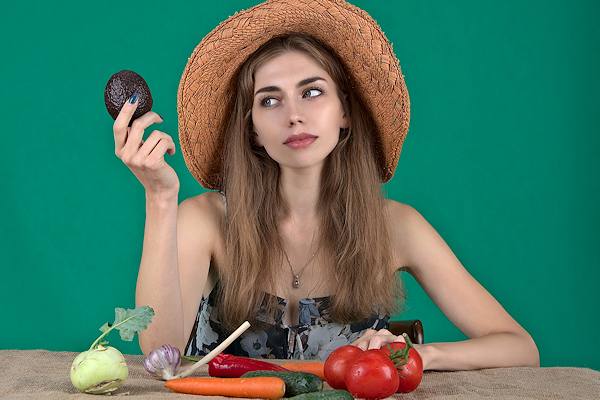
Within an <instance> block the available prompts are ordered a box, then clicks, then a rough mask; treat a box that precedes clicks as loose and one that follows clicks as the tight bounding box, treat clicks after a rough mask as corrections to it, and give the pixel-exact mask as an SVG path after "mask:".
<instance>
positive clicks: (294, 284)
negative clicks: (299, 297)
mask: <svg viewBox="0 0 600 400" xmlns="http://www.w3.org/2000/svg"><path fill="white" fill-rule="evenodd" d="M292 287H293V288H294V289H298V288H299V287H300V277H299V276H298V275H294V280H293V281H292Z"/></svg>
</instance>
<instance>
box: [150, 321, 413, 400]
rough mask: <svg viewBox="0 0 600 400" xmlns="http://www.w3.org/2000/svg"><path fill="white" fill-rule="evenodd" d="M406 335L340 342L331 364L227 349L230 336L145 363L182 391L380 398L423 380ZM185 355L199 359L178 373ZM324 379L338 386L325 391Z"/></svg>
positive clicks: (160, 353)
mask: <svg viewBox="0 0 600 400" xmlns="http://www.w3.org/2000/svg"><path fill="white" fill-rule="evenodd" d="M238 335H239V332H238ZM233 336H235V335H232V336H230V337H233ZM403 336H404V339H405V340H406V343H400V342H394V343H391V344H388V345H386V346H384V347H382V348H381V349H372V350H367V351H363V350H362V349H360V348H359V347H356V346H352V345H347V346H342V347H339V348H337V349H336V350H334V351H333V352H332V353H331V354H330V355H329V357H328V358H327V360H326V361H325V363H323V362H320V361H309V362H293V361H292V362H286V363H284V364H282V365H278V364H273V363H269V362H267V361H263V360H260V359H254V358H248V357H240V356H235V355H232V354H225V353H222V351H223V349H224V347H225V346H227V345H228V344H229V343H230V342H229V341H228V340H229V338H228V339H227V340H226V342H227V343H223V344H221V345H220V346H221V348H217V349H215V350H213V351H212V352H211V353H209V354H208V355H206V356H203V357H192V356H181V355H180V353H179V350H178V349H177V348H174V347H173V346H170V345H168V344H166V345H163V346H161V347H159V348H158V349H156V350H154V351H152V352H151V353H150V354H149V355H148V357H147V358H146V359H145V360H144V367H145V368H146V371H148V373H150V374H152V375H153V376H155V377H158V378H160V379H163V380H166V382H165V387H166V388H168V389H169V390H171V391H173V392H177V393H188V394H196V395H205V396H208V395H217V396H228V397H246V398H265V399H280V398H283V397H286V398H290V399H296V400H318V399H322V400H327V399H352V398H354V397H357V398H361V399H373V400H375V399H383V398H385V397H389V396H391V395H393V394H394V393H408V392H411V391H413V390H415V389H416V388H417V387H418V386H419V384H420V383H421V379H422V377H423V361H422V360H421V356H420V355H419V353H418V352H417V351H416V350H415V348H414V347H413V345H412V343H411V341H410V338H409V337H408V336H407V335H406V334H404V335H403ZM182 358H183V359H187V360H190V361H196V364H195V366H193V367H192V368H191V369H188V370H187V372H179V373H178V371H177V369H178V368H179V366H180V363H181V359H182ZM207 363H208V373H209V375H210V377H192V376H189V375H190V374H191V373H192V372H193V371H194V370H195V369H196V368H195V367H197V366H199V365H201V364H207ZM324 380H326V381H327V383H328V384H329V385H330V386H331V387H332V388H333V390H323V381H324ZM353 396H354V397H353Z"/></svg>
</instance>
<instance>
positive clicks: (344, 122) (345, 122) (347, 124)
mask: <svg viewBox="0 0 600 400" xmlns="http://www.w3.org/2000/svg"><path fill="white" fill-rule="evenodd" d="M349 120H350V118H348V117H347V116H346V113H344V115H343V116H342V123H341V126H340V128H343V129H347V128H348V127H350V121H349Z"/></svg>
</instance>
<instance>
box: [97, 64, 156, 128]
mask: <svg viewBox="0 0 600 400" xmlns="http://www.w3.org/2000/svg"><path fill="white" fill-rule="evenodd" d="M134 92H137V93H138V105H137V108H136V109H135V112H134V113H133V117H132V118H131V119H130V120H129V126H131V124H132V123H133V120H134V119H136V118H138V117H141V116H142V115H144V114H145V113H147V112H148V111H150V110H151V109H152V95H151V94H150V88H149V87H148V84H147V83H146V81H145V80H144V78H142V77H141V76H140V75H138V74H137V73H135V72H133V71H130V70H126V69H124V70H122V71H119V72H117V73H116V74H113V75H112V76H111V77H110V78H109V79H108V82H107V83H106V87H105V88H104V104H105V105H106V109H107V110H108V113H109V114H110V116H111V117H112V118H113V119H117V116H118V115H119V112H120V111H121V108H123V104H125V102H126V101H128V100H129V98H130V97H131V96H132V95H133V93H134Z"/></svg>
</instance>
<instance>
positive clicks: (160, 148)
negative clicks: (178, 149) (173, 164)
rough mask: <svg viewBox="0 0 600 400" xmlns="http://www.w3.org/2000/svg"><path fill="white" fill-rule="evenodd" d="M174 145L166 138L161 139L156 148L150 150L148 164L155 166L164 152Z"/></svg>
mask: <svg viewBox="0 0 600 400" xmlns="http://www.w3.org/2000/svg"><path fill="white" fill-rule="evenodd" d="M172 146H173V147H174V146H175V145H174V144H173V142H172V141H171V140H169V139H168V138H165V137H163V138H161V139H160V141H159V142H158V144H157V145H156V147H155V148H154V149H153V150H152V152H151V153H150V155H149V156H148V164H151V165H155V164H156V163H158V162H159V161H160V159H162V158H163V156H164V155H165V152H166V151H167V150H168V149H169V148H171V147H172Z"/></svg>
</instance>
